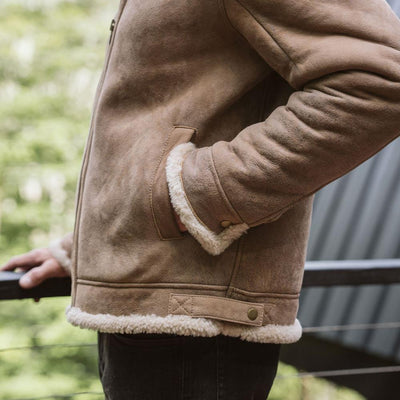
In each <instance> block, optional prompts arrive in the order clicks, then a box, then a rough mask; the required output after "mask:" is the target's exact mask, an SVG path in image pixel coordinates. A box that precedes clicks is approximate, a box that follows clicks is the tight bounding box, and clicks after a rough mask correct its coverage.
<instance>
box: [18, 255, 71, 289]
mask: <svg viewBox="0 0 400 400" xmlns="http://www.w3.org/2000/svg"><path fill="white" fill-rule="evenodd" d="M63 276H67V273H66V271H65V270H64V269H63V268H62V267H61V265H60V264H59V263H58V262H57V260H56V259H54V258H49V259H47V260H46V261H45V262H44V263H43V264H42V265H40V266H39V267H35V268H32V269H31V270H29V271H28V272H27V273H26V274H24V275H23V276H22V277H21V278H20V280H19V284H20V286H21V287H22V288H24V289H30V288H32V287H34V286H37V285H39V284H40V283H42V282H43V281H44V280H46V279H49V278H57V277H63Z"/></svg>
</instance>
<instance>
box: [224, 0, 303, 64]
mask: <svg viewBox="0 0 400 400" xmlns="http://www.w3.org/2000/svg"><path fill="white" fill-rule="evenodd" d="M223 1H224V3H225V0H223ZM232 1H236V3H238V4H239V6H240V7H242V8H243V10H245V11H246V12H247V13H248V14H249V15H250V16H251V18H253V20H254V21H255V22H256V23H257V24H258V25H259V26H260V27H261V28H262V29H263V30H264V32H265V33H266V34H267V35H268V36H269V37H270V38H271V39H272V40H273V41H274V42H275V44H276V45H277V46H278V48H279V49H280V50H281V51H282V53H283V54H284V55H285V56H286V58H287V59H288V60H289V62H290V64H292V65H293V67H294V68H296V69H299V68H298V66H297V64H296V63H295V62H294V60H293V59H292V58H291V57H290V55H289V53H288V52H287V51H286V50H285V49H284V48H283V47H282V45H281V44H280V43H279V42H278V41H277V40H276V39H275V37H274V36H273V35H272V33H271V32H270V31H268V30H267V29H266V27H265V26H264V25H263V24H262V23H261V22H260V21H259V20H258V19H257V18H256V17H255V15H254V14H253V13H252V12H251V11H250V10H249V9H248V8H247V7H246V6H244V5H243V3H242V2H241V0H232ZM227 17H228V18H229V14H228V12H227ZM229 20H230V21H231V19H229ZM231 24H232V25H233V22H232V21H231ZM236 30H237V29H236ZM237 31H238V32H240V31H239V30H237ZM252 47H253V46H252Z"/></svg>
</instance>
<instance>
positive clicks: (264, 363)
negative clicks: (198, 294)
mask: <svg viewBox="0 0 400 400" xmlns="http://www.w3.org/2000/svg"><path fill="white" fill-rule="evenodd" d="M98 349H99V374H100V379H101V382H102V385H103V389H104V393H105V395H106V399H108V400H265V399H266V398H267V396H268V394H269V391H270V389H271V386H272V382H273V380H274V378H275V375H276V369H277V365H278V359H279V351H280V345H279V344H265V343H252V342H246V341H243V340H240V339H238V338H233V337H228V336H222V335H219V336H215V337H193V336H178V335H172V334H132V335H128V334H109V333H100V332H99V333H98Z"/></svg>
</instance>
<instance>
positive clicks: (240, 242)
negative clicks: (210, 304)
mask: <svg viewBox="0 0 400 400" xmlns="http://www.w3.org/2000/svg"><path fill="white" fill-rule="evenodd" d="M243 241H244V236H241V237H240V238H239V240H238V244H237V250H236V256H235V260H234V264H233V270H232V273H231V277H230V279H229V284H228V288H227V290H226V293H225V296H226V297H231V296H232V293H234V291H235V288H234V287H233V286H232V285H233V282H234V280H235V278H236V276H237V273H238V271H239V269H240V263H241V261H242V254H243V252H242V249H243Z"/></svg>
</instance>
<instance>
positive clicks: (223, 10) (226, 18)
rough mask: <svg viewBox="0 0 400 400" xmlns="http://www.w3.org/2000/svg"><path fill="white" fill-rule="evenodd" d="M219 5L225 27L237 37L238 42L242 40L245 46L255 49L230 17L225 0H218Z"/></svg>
mask: <svg viewBox="0 0 400 400" xmlns="http://www.w3.org/2000/svg"><path fill="white" fill-rule="evenodd" d="M218 3H219V8H220V14H221V16H222V19H223V20H224V22H225V25H226V26H227V27H228V28H229V29H230V30H231V31H232V32H233V33H234V34H235V35H236V37H237V39H238V40H240V41H241V42H242V43H243V44H245V45H247V46H250V47H251V48H252V49H253V46H251V44H250V42H249V41H248V40H247V38H246V37H245V36H244V35H243V34H242V33H241V32H240V31H239V30H238V29H237V28H236V27H235V26H234V25H233V23H232V21H231V19H230V18H229V15H228V11H227V7H226V4H225V0H218Z"/></svg>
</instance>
